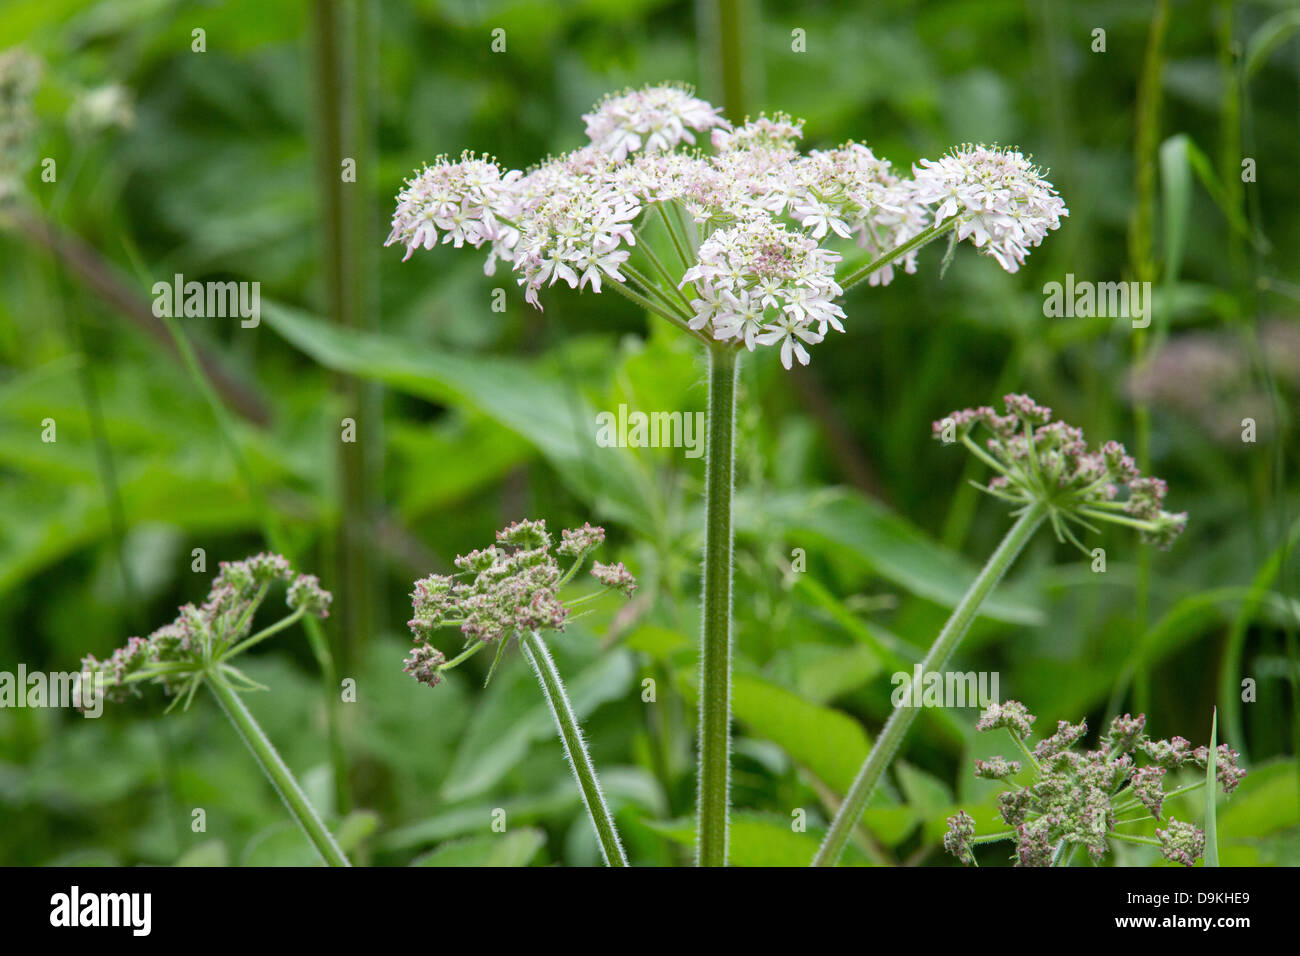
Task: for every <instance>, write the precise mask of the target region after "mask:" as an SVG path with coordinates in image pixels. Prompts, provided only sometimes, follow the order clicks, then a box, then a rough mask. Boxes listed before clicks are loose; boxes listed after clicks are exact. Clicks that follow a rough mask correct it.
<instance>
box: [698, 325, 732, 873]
mask: <svg viewBox="0 0 1300 956" xmlns="http://www.w3.org/2000/svg"><path fill="white" fill-rule="evenodd" d="M739 367H740V359H739V354H738V353H737V351H736V350H735V349H734V348H731V347H729V346H725V345H719V346H714V347H713V348H711V349H710V350H709V440H708V448H707V455H708V464H707V474H706V477H705V491H704V511H705V523H706V527H705V536H704V630H703V635H702V637H701V640H700V744H699V762H700V764H699V766H700V769H699V794H698V802H699V821H698V828H697V830H696V857H695V862H696V863H697V865H699V866H726V865H727V803H728V791H729V785H730V773H731V768H730V761H731V493H732V487H733V482H734V472H735V430H736V373H737V369H738V368H739Z"/></svg>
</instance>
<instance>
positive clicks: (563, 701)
mask: <svg viewBox="0 0 1300 956" xmlns="http://www.w3.org/2000/svg"><path fill="white" fill-rule="evenodd" d="M520 644H521V646H522V647H523V649H524V656H525V657H526V658H528V663H530V664H532V665H533V670H534V671H535V672H536V674H537V682H538V683H539V684H541V685H542V693H543V694H545V695H546V703H547V704H549V705H550V707H551V716H552V717H554V718H555V727H556V729H557V730H558V731H559V732H560V742H561V743H562V744H564V754H565V756H566V757H568V758H569V766H570V767H572V768H573V775H574V776H575V777H577V778H578V788H579V789H580V790H581V791H582V801H583V803H585V804H586V805H587V813H588V815H589V816H590V817H591V825H592V826H593V827H595V829H596V837H597V839H598V840H599V841H600V851H601V853H603V854H604V856H605V863H606V864H607V865H609V866H627V856H626V854H624V852H623V844H622V843H621V842H620V841H619V838H618V830H617V829H615V827H614V818H613V816H612V815H611V814H610V812H609V807H608V806H606V804H605V795H604V794H603V793H601V792H600V781H599V780H598V779H597V778H596V768H595V767H594V766H592V763H591V755H590V754H589V753H587V744H586V742H585V741H584V740H583V739H582V730H581V729H580V728H579V727H578V718H577V717H576V716H574V713H573V708H572V707H570V706H569V697H568V695H567V694H565V692H564V683H563V682H562V681H561V680H560V672H559V671H558V670H556V667H555V661H553V660H551V653H550V651H549V650H547V648H546V643H545V642H544V641H543V640H542V638H541V635H539V634H538V633H537V632H536V631H530V632H529V633H527V634H524V635H522V636H521V639H520Z"/></svg>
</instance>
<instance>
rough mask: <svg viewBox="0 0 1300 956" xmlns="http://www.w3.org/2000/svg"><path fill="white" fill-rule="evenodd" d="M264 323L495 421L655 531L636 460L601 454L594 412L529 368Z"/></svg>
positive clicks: (279, 314)
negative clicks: (645, 505) (597, 444)
mask: <svg viewBox="0 0 1300 956" xmlns="http://www.w3.org/2000/svg"><path fill="white" fill-rule="evenodd" d="M262 315H263V318H264V319H265V320H266V322H267V324H268V325H270V326H271V327H272V328H274V329H275V330H276V331H277V332H279V333H280V334H281V335H282V336H284V337H285V339H286V340H288V341H289V342H290V343H291V344H292V345H294V346H296V347H297V348H299V349H301V350H302V351H303V352H304V353H305V354H307V355H308V356H310V357H311V358H313V359H315V360H316V361H317V362H319V363H320V364H321V365H324V366H325V367H326V368H329V369H333V370H335V371H342V372H350V373H352V374H353V375H359V376H362V377H364V378H370V379H374V380H375V381H380V382H383V383H384V384H386V385H388V386H390V387H392V388H395V389H398V390H400V391H403V392H406V393H408V394H410V395H416V396H419V397H421V398H425V399H428V400H430V401H434V402H439V403H442V404H446V405H452V406H455V407H458V408H467V409H473V410H475V411H478V412H480V413H482V414H484V415H486V416H488V417H489V418H491V419H492V420H493V421H495V422H497V423H498V424H499V425H501V426H503V427H504V428H507V429H509V430H510V431H512V432H514V433H515V434H517V435H519V436H520V437H522V438H523V439H525V440H526V441H528V442H529V443H530V444H531V445H533V446H534V447H535V448H537V450H538V451H540V452H541V453H542V455H543V456H544V457H545V458H546V460H547V461H548V462H550V464H551V465H552V467H554V468H555V469H556V471H557V472H558V473H559V474H560V476H561V477H562V478H563V479H564V481H565V482H566V484H568V485H569V486H570V487H571V488H572V489H573V490H574V491H575V493H577V494H579V495H580V496H581V497H583V498H584V499H586V500H588V501H591V502H592V503H593V504H594V505H595V506H596V507H597V509H598V510H600V511H602V512H603V513H606V514H609V515H611V516H613V517H615V518H617V519H619V520H621V521H625V522H628V523H632V524H635V525H637V526H638V527H641V528H642V529H643V530H645V531H647V532H652V531H653V528H652V526H651V525H650V524H649V521H650V519H649V516H648V515H647V514H646V509H645V507H644V500H645V493H644V492H645V489H644V487H643V482H644V481H645V478H644V476H643V475H641V474H640V469H639V467H638V465H637V463H636V459H635V457H634V456H632V455H628V454H624V453H623V452H622V450H621V449H617V448H598V447H597V446H596V441H595V438H596V415H595V411H594V410H593V409H592V408H591V407H590V406H589V405H588V404H587V402H586V401H585V399H583V397H582V396H581V395H580V394H579V393H578V392H577V391H576V390H575V389H574V388H571V387H569V386H567V385H566V384H564V383H563V382H560V381H558V380H554V379H550V378H547V377H544V376H542V375H541V374H539V373H538V371H537V370H536V369H535V368H534V367H533V366H530V365H527V364H525V363H522V362H518V361H514V360H510V359H503V358H483V357H471V356H464V355H452V354H449V353H446V352H432V351H423V352H419V351H413V350H412V349H411V347H410V345H409V344H408V343H405V342H402V341H400V340H398V339H393V338H389V337H387V336H383V335H378V334H365V333H358V332H353V331H349V330H346V329H341V328H339V327H338V326H335V325H331V324H329V323H326V322H322V321H320V320H319V319H314V318H311V317H309V316H307V315H305V314H303V313H301V312H298V311H296V310H293V309H289V308H286V307H284V306H280V305H275V304H273V303H265V302H264V303H263V305H262Z"/></svg>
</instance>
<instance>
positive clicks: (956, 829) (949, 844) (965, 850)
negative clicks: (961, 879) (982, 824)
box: [943, 810, 975, 863]
mask: <svg viewBox="0 0 1300 956" xmlns="http://www.w3.org/2000/svg"><path fill="white" fill-rule="evenodd" d="M974 837H975V818H974V817H972V816H971V815H970V814H969V813H967V812H966V811H965V810H958V811H957V813H956V814H955V815H954V816H951V817H949V818H948V832H947V833H945V834H944V835H943V848H944V849H945V850H947V851H948V852H949V853H951V854H952V855H953V856H955V857H957V859H959V860H961V861H962V862H963V863H967V862H973V861H974V859H975V854H974V853H973V852H972V850H971V841H972V839H973V838H974Z"/></svg>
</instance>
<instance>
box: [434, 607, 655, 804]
mask: <svg viewBox="0 0 1300 956" xmlns="http://www.w3.org/2000/svg"><path fill="white" fill-rule="evenodd" d="M575 633H576V632H575ZM551 649H552V652H553V653H555V654H556V657H557V658H558V660H559V666H560V668H561V672H562V673H563V672H564V667H565V665H566V663H567V664H569V665H571V664H572V663H573V660H574V657H573V655H572V654H563V653H561V644H560V642H558V641H553V642H552V648H551ZM635 673H636V668H635V664H634V663H633V661H632V655H631V654H629V653H627V652H625V651H614V652H611V653H607V654H604V655H600V656H598V657H596V659H595V660H594V661H593V662H592V663H590V664H589V665H588V666H587V667H586V668H584V669H583V670H581V671H579V672H578V673H577V675H576V676H574V677H569V676H568V675H567V674H566V675H565V676H566V684H567V689H568V692H569V700H570V702H571V703H572V704H573V709H574V712H575V713H576V714H577V715H578V717H579V718H583V717H585V716H586V715H588V714H590V713H591V712H592V711H593V710H595V709H596V708H597V707H598V706H600V705H601V704H603V703H605V702H606V701H610V700H615V699H617V698H619V697H621V696H623V695H624V694H625V693H626V692H627V688H628V686H629V684H630V683H631V681H632V679H633V677H634V676H635ZM448 679H449V680H452V679H455V674H453V675H452V676H451V677H449V678H448ZM536 684H537V682H536V679H535V678H534V677H533V674H532V672H531V671H530V670H529V669H528V668H527V667H526V666H522V665H521V664H520V662H519V661H518V659H515V660H513V661H512V662H511V666H506V667H504V668H503V670H502V671H501V673H499V674H498V675H497V676H496V678H495V679H493V681H492V683H491V684H490V685H489V686H488V689H487V691H486V692H485V694H484V696H483V698H482V699H481V703H480V704H479V706H478V709H477V710H476V711H475V714H474V719H473V720H471V721H470V723H469V730H468V732H467V733H466V734H465V736H464V738H463V739H462V741H461V745H460V749H459V750H458V751H457V753H456V758H455V760H454V762H453V763H452V767H451V769H450V770H449V771H448V774H447V781H446V783H445V784H444V785H443V790H442V798H443V799H444V800H448V801H454V800H461V799H464V798H466V797H472V796H475V795H476V794H479V793H482V792H483V791H484V790H486V789H487V788H488V787H490V786H492V785H493V784H495V783H497V782H498V781H499V780H500V779H501V778H502V777H504V776H505V775H506V774H507V773H509V771H510V770H511V769H512V768H513V767H514V766H515V765H516V764H517V763H518V762H519V760H520V759H522V757H523V756H524V754H525V753H527V751H528V747H529V745H531V744H532V743H533V742H535V741H537V740H543V739H549V738H551V737H554V736H555V733H556V731H555V724H554V721H553V718H552V716H551V712H550V710H549V708H548V707H547V705H546V701H545V699H544V698H543V697H542V694H541V691H540V690H538V688H537V686H536Z"/></svg>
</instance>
